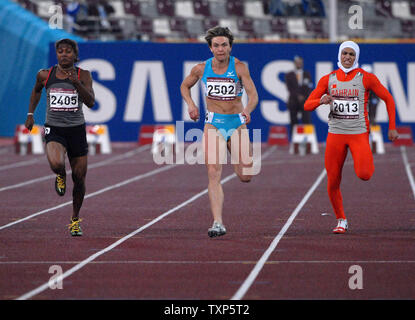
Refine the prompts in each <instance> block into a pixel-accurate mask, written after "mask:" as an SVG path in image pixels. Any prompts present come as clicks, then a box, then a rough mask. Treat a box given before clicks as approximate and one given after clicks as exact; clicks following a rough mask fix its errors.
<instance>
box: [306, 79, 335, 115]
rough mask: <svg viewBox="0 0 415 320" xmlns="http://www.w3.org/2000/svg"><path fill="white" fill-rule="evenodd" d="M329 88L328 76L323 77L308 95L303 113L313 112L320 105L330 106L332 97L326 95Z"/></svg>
mask: <svg viewBox="0 0 415 320" xmlns="http://www.w3.org/2000/svg"><path fill="white" fill-rule="evenodd" d="M328 86H329V75H325V76H324V77H322V78H321V79H320V81H319V82H318V84H317V87H316V88H315V89H314V90H313V91H312V92H311V93H310V95H309V96H308V98H307V100H306V101H305V102H304V110H305V111H313V110H315V109H316V108H317V107H318V106H319V105H321V104H330V103H331V102H332V101H333V97H332V96H330V95H329V94H327V89H328Z"/></svg>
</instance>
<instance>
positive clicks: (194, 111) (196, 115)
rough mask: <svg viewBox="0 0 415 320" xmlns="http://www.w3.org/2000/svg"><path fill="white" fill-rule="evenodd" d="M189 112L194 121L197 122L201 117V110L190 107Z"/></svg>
mask: <svg viewBox="0 0 415 320" xmlns="http://www.w3.org/2000/svg"><path fill="white" fill-rule="evenodd" d="M188 112H189V116H190V119H192V120H193V121H195V122H196V121H197V120H199V117H200V115H199V109H198V108H196V107H189V109H188Z"/></svg>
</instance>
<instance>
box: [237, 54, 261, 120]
mask: <svg viewBox="0 0 415 320" xmlns="http://www.w3.org/2000/svg"><path fill="white" fill-rule="evenodd" d="M235 70H236V74H237V75H238V77H239V78H240V79H241V81H242V83H243V85H244V88H245V91H246V94H247V96H248V103H247V105H246V106H245V108H244V110H243V111H242V115H243V116H244V117H245V120H246V123H247V124H248V123H249V122H251V112H252V111H254V110H255V108H256V106H257V104H258V92H257V90H256V88H255V84H254V82H253V81H252V78H251V75H250V73H249V69H248V67H247V66H246V65H245V64H244V63H243V62H241V61H239V60H237V61H236V62H235Z"/></svg>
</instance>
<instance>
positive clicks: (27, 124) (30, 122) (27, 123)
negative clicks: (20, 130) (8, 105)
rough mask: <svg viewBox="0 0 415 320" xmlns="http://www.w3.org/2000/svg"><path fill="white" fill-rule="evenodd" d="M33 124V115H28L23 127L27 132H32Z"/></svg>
mask: <svg viewBox="0 0 415 320" xmlns="http://www.w3.org/2000/svg"><path fill="white" fill-rule="evenodd" d="M34 124H35V120H34V119H33V115H28V116H27V118H26V121H25V123H24V125H25V127H26V128H27V129H29V131H32V128H33V125H34Z"/></svg>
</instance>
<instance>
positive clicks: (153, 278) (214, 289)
mask: <svg viewBox="0 0 415 320" xmlns="http://www.w3.org/2000/svg"><path fill="white" fill-rule="evenodd" d="M262 157H263V161H262V168H261V173H260V174H259V175H258V176H256V177H255V178H254V179H253V180H252V182H251V183H249V184H242V183H241V182H239V180H238V179H237V178H236V177H235V175H234V174H233V171H232V167H231V166H230V165H226V166H224V170H223V174H222V178H223V188H224V192H225V204H224V222H225V225H226V226H227V229H228V234H227V235H226V236H224V237H220V238H215V239H210V238H209V237H208V236H207V229H208V227H210V225H211V223H212V221H211V215H210V211H209V202H208V196H207V190H206V188H207V177H206V170H205V167H204V166H203V165H162V166H158V165H156V164H155V163H154V162H153V160H152V156H151V154H150V151H149V148H148V147H144V148H138V147H137V146H135V145H132V144H115V145H114V146H113V154H111V155H95V156H90V157H89V169H88V175H87V195H86V198H85V200H84V205H83V209H82V211H81V217H82V218H83V222H82V228H83V231H84V236H82V237H78V238H72V237H71V236H70V235H69V232H68V230H67V227H66V225H67V224H68V223H69V218H70V214H71V191H72V182H71V181H70V179H68V189H67V193H66V195H65V196H64V197H58V196H57V195H56V193H55V191H54V176H53V175H52V174H51V171H50V169H49V167H48V164H47V161H46V158H45V156H44V155H40V156H39V155H28V156H18V155H15V154H14V150H13V148H12V147H11V146H2V147H0V203H1V215H0V243H1V245H0V299H1V300H13V299H35V300H37V299H45V300H61V299H65V300H66V299H82V300H84V299H134V300H136V299H137V300H169V299H173V300H175V299H178V300H229V299H235V300H280V299H296V300H297V299H313V300H314V299H324V300H325V299H357V300H361V299H392V300H394V299H411V300H412V299H415V281H414V280H415V245H414V243H415V211H414V203H415V184H414V179H413V174H414V170H413V166H414V165H415V162H414V159H415V150H414V148H413V147H407V148H404V147H403V148H400V147H395V146H392V145H391V144H387V145H386V154H385V155H375V168H376V169H375V174H374V176H373V178H372V179H371V180H370V181H369V182H363V181H360V180H359V179H358V178H357V177H356V176H355V174H354V172H353V165H352V161H351V157H350V154H349V156H348V158H347V160H346V165H345V167H344V171H343V181H342V191H343V198H344V201H345V210H346V214H347V216H348V220H349V226H350V230H349V232H348V233H347V234H346V235H334V234H332V233H331V230H332V228H333V227H334V226H335V224H336V221H335V217H334V215H333V212H332V209H331V206H330V203H329V201H328V197H327V192H326V184H327V180H326V176H325V172H324V170H323V169H324V163H323V159H324V145H320V153H319V154H318V155H307V156H304V157H300V156H295V155H290V154H289V153H288V149H287V148H286V147H272V148H270V147H269V146H267V145H263V146H262ZM67 168H68V169H69V165H68V163H67ZM68 177H70V175H68ZM51 266H58V267H61V268H62V270H63V275H62V277H61V278H59V279H58V280H60V281H61V282H60V283H61V284H62V287H63V288H62V289H54V290H52V289H50V287H49V283H48V282H49V279H50V278H51V277H52V276H53V275H54V274H53V273H49V271H50V267H51ZM351 266H358V267H360V268H361V273H360V274H361V275H362V277H361V280H362V282H361V283H362V284H363V288H362V289H354V290H353V289H351V288H350V286H349V280H350V279H351V277H352V276H353V275H354V274H353V273H352V272H350V273H349V268H350V267H351Z"/></svg>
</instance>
